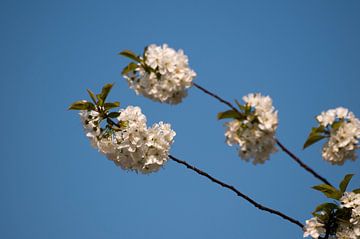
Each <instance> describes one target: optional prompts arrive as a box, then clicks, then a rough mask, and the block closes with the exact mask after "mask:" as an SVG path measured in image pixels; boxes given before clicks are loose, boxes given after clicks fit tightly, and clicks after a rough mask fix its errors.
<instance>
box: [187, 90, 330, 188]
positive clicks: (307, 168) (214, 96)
mask: <svg viewBox="0 0 360 239" xmlns="http://www.w3.org/2000/svg"><path fill="white" fill-rule="evenodd" d="M193 85H194V86H195V87H196V88H198V89H199V90H201V91H202V92H204V93H205V94H207V95H210V96H211V97H213V98H215V99H217V100H219V101H220V102H221V103H223V104H226V105H227V106H229V107H230V108H231V109H232V110H236V111H237V112H239V111H238V110H237V109H236V108H235V106H234V105H232V104H231V103H230V102H229V101H226V100H224V99H223V98H221V97H220V96H218V95H216V94H214V93H212V92H210V91H209V90H207V89H205V88H204V87H202V86H200V85H198V84H196V83H193ZM276 144H277V145H278V146H279V147H280V148H281V149H282V150H283V151H284V152H285V153H286V154H287V155H289V156H290V158H292V159H293V160H294V161H295V162H297V163H298V164H299V165H300V166H301V167H302V168H304V169H305V170H306V171H308V172H309V173H311V174H312V175H313V176H314V177H316V178H317V179H319V180H321V181H322V182H324V183H326V184H328V185H331V184H330V182H329V181H328V180H326V179H325V178H324V177H322V176H321V175H320V174H319V173H317V172H315V170H313V169H312V168H310V167H309V166H308V165H306V164H305V163H304V162H302V161H301V160H300V158H299V157H297V156H296V155H295V154H294V153H292V152H291V151H290V150H289V149H287V148H286V147H285V146H284V145H283V144H282V143H281V142H280V141H279V140H278V139H276Z"/></svg>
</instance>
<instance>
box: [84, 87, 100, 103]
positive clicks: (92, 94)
mask: <svg viewBox="0 0 360 239" xmlns="http://www.w3.org/2000/svg"><path fill="white" fill-rule="evenodd" d="M86 90H87V92H88V93H89V95H90V98H91V99H92V101H93V102H94V104H97V100H96V96H95V94H94V92H92V91H91V90H89V89H86Z"/></svg>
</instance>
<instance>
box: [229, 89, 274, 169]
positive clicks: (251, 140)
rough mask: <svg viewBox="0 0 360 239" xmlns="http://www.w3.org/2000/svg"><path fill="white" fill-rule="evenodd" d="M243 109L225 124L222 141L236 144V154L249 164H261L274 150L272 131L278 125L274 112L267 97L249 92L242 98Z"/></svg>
mask: <svg viewBox="0 0 360 239" xmlns="http://www.w3.org/2000/svg"><path fill="white" fill-rule="evenodd" d="M243 100H244V101H245V103H246V104H245V106H243V108H244V112H243V114H242V115H241V117H240V118H238V117H234V120H232V121H230V122H228V123H226V124H225V126H227V130H226V132H225V137H226V142H227V144H228V145H233V144H236V145H239V146H240V148H239V156H240V157H241V158H242V159H244V160H246V161H249V160H250V159H253V163H254V164H257V163H260V164H261V163H264V162H265V161H266V160H267V159H268V158H269V157H270V154H272V153H274V152H276V151H277V149H276V147H275V143H276V141H275V131H276V128H277V124H278V117H277V111H275V109H274V107H273V105H272V100H271V98H270V97H269V96H262V95H261V94H259V93H257V94H249V95H247V96H244V97H243Z"/></svg>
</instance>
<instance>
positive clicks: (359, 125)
mask: <svg viewBox="0 0 360 239" xmlns="http://www.w3.org/2000/svg"><path fill="white" fill-rule="evenodd" d="M316 119H317V121H318V122H319V123H320V125H321V126H323V127H324V128H326V127H328V128H329V140H328V141H327V142H326V143H325V144H324V146H323V149H322V157H323V158H324V159H325V160H327V161H329V162H330V163H332V164H338V165H342V164H344V162H345V161H346V160H355V159H356V149H358V143H359V139H360V120H359V119H358V118H356V117H355V115H354V114H353V113H352V112H350V111H349V110H348V109H346V108H343V107H339V108H336V109H330V110H328V111H326V112H322V113H321V114H320V115H318V116H317V117H316Z"/></svg>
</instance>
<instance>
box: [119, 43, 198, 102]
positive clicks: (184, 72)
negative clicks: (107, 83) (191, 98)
mask: <svg viewBox="0 0 360 239" xmlns="http://www.w3.org/2000/svg"><path fill="white" fill-rule="evenodd" d="M144 55H145V62H144V63H145V65H146V66H147V67H150V68H151V69H152V71H149V70H148V69H145V68H144V67H143V65H142V64H140V63H139V64H138V68H136V69H135V71H134V72H129V73H128V74H127V75H125V76H124V77H125V78H126V79H127V81H128V83H129V86H130V87H131V88H132V89H134V90H135V92H136V94H141V95H143V96H145V97H148V98H150V99H152V100H154V101H159V102H163V103H169V104H178V103H180V102H181V101H182V99H183V98H184V97H185V96H186V95H187V89H188V88H189V87H191V85H192V80H193V78H194V77H195V76H196V73H195V72H194V71H193V70H192V69H190V68H189V65H188V58H187V56H186V55H185V54H184V52H183V51H182V50H178V51H175V50H174V49H172V48H169V47H168V46H167V45H166V44H164V45H162V46H157V45H150V46H148V47H147V48H146V50H145V54H144Z"/></svg>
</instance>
